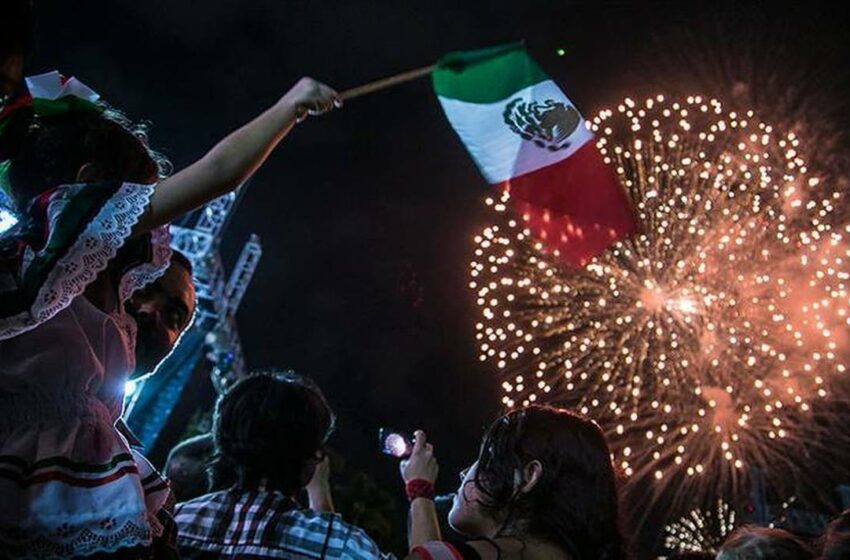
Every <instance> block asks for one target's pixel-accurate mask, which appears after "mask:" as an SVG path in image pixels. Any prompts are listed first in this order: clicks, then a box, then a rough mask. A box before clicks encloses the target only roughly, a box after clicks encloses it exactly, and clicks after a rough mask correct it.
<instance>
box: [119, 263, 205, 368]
mask: <svg viewBox="0 0 850 560" xmlns="http://www.w3.org/2000/svg"><path fill="white" fill-rule="evenodd" d="M126 309H127V312H128V313H129V314H130V315H132V316H133V318H134V319H135V320H136V326H137V328H138V334H137V335H136V371H135V372H134V374H133V377H134V378H136V377H139V376H142V375H145V374H147V373H151V372H153V371H154V370H155V369H156V367H157V366H158V365H159V363H160V362H161V361H162V360H164V359H165V358H166V357H167V356H168V354H169V353H170V352H171V350H172V349H173V348H174V346H175V344H177V340H178V339H179V338H180V335H181V334H182V333H183V331H184V330H186V328H187V327H188V326H189V325H190V324H191V322H192V317H193V316H194V314H195V286H194V284H193V283H192V265H191V264H190V263H189V260H188V259H187V258H186V257H185V256H183V255H182V254H180V253H178V252H176V251H175V252H174V253H173V256H172V258H171V266H169V267H168V270H166V271H165V274H163V275H162V276H161V277H160V278H159V279H158V280H156V281H155V282H151V283H150V284H149V285H147V286H146V287H145V288H143V289H141V290H139V291H138V292H136V293H135V294H133V296H132V297H131V298H130V299H129V300H128V301H127V303H126Z"/></svg>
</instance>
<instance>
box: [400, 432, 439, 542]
mask: <svg viewBox="0 0 850 560" xmlns="http://www.w3.org/2000/svg"><path fill="white" fill-rule="evenodd" d="M439 470H440V467H439V465H438V464H437V459H436V458H435V457H434V447H433V446H432V445H431V444H430V443H428V441H427V439H426V436H425V432H423V431H422V430H417V432H416V434H415V441H414V444H413V452H412V453H411V454H410V458H409V459H408V460H406V461H402V462H401V477H402V478H403V479H404V482H405V485H406V487H408V488H409V487H410V483H411V482H412V481H421V482H426V483H430V484H431V492H432V495H431V497H416V498H414V499H413V500H411V502H410V535H409V538H408V541H409V545H410V549H411V550H412V549H413V548H415V547H417V546H419V545H422V544H425V543H426V542H429V541H438V540H440V538H441V537H440V523H439V521H437V509H436V508H435V507H434V499H433V485H434V483H435V482H436V480H437V474H438V473H439ZM408 494H409V492H408Z"/></svg>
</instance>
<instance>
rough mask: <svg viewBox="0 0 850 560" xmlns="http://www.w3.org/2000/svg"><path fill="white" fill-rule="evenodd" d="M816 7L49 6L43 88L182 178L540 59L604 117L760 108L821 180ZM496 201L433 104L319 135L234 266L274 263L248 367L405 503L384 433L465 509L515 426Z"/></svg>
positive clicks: (836, 106)
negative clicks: (328, 89) (261, 145)
mask: <svg viewBox="0 0 850 560" xmlns="http://www.w3.org/2000/svg"><path fill="white" fill-rule="evenodd" d="M799 4H800V5H798V6H796V7H782V5H781V4H779V3H776V2H759V3H748V4H746V6H745V7H740V6H736V5H735V4H732V3H718V2H705V3H699V2H674V1H670V2H646V1H642V2H600V1H597V2H567V1H561V2H554V1H553V2H539V1H529V0H526V1H519V0H516V1H512V2H510V1H504V0H490V1H479V0H475V1H472V0H454V1H446V0H430V1H421V2H404V1H402V2H399V1H396V2H377V1H371V2H369V1H364V0H346V1H339V0H334V1H323V2H318V1H313V2H294V1H284V0H205V1H201V0H195V1H189V0H153V1H151V0H149V1H142V0H103V1H100V2H95V1H81V0H74V1H71V2H69V1H64V2H59V1H45V0H37V1H36V21H37V29H36V45H35V51H34V53H33V56H32V57H31V60H30V64H29V68H28V73H37V72H41V71H46V70H49V69H52V68H57V69H59V70H61V71H62V72H64V73H66V74H73V75H76V76H77V77H79V78H81V79H82V80H83V81H85V82H86V83H88V84H90V85H91V86H92V87H94V89H96V90H97V91H98V92H100V93H101V94H102V95H103V96H104V97H105V99H106V100H108V101H109V102H111V103H112V104H113V105H115V106H117V107H119V108H122V109H124V110H125V111H126V112H127V113H128V114H129V115H130V116H131V117H132V118H134V119H144V120H149V121H151V122H152V123H153V127H152V131H151V140H152V145H153V146H154V147H155V148H157V149H159V150H160V151H162V152H164V153H165V154H166V155H167V156H168V157H169V158H170V159H171V160H172V162H173V163H174V165H175V167H176V168H181V167H183V166H185V165H186V164H188V163H190V162H191V161H193V160H194V159H196V158H198V157H200V156H201V155H202V154H203V153H204V151H205V150H206V149H208V148H209V147H211V146H212V144H214V142H215V141H217V140H218V139H219V138H221V137H222V136H223V135H224V134H225V133H227V132H229V131H230V130H232V129H234V128H236V127H237V126H239V125H240V124H242V123H244V122H246V121H247V120H248V119H250V118H251V117H253V116H254V115H256V114H257V113H258V112H259V111H260V110H262V109H264V108H265V107H267V106H268V105H270V104H271V103H273V102H274V101H275V100H276V99H277V98H278V97H279V96H280V95H282V94H283V93H284V92H285V91H286V90H287V88H288V87H289V86H290V85H291V84H293V83H294V82H295V81H296V80H297V79H298V78H299V77H301V76H302V75H310V76H313V77H315V78H317V79H320V80H323V81H326V82H327V83H328V84H329V85H331V86H334V87H336V88H338V89H339V90H343V89H345V88H347V87H352V86H356V85H359V84H361V83H363V82H366V81H369V80H372V79H376V78H381V77H384V76H386V75H389V74H392V73H395V72H400V71H404V70H408V69H411V68H415V67H418V66H422V65H425V64H429V63H431V62H433V61H434V60H435V59H436V58H437V57H439V56H440V55H441V54H443V53H446V52H448V51H453V50H462V49H472V48H480V47H485V46H490V45H494V44H498V43H503V42H508V41H515V40H519V39H525V40H527V44H528V46H529V49H530V50H531V52H532V54H533V55H534V56H535V58H536V59H537V60H538V61H539V62H540V64H541V65H542V66H543V67H544V69H545V70H546V71H547V72H549V73H550V74H551V75H552V76H553V77H554V78H555V79H556V81H558V82H559V83H560V84H561V86H562V87H563V89H564V90H565V92H566V93H567V95H569V96H570V97H571V98H572V99H573V101H574V102H575V103H576V104H577V105H578V107H579V108H581V109H582V110H583V112H584V113H585V115H591V114H593V113H594V112H595V111H596V110H598V109H600V108H602V107H605V106H608V105H610V104H612V103H616V102H617V101H619V99H620V98H622V97H623V96H625V95H635V96H637V95H640V94H642V93H647V92H665V93H670V94H675V93H677V92H685V93H700V92H702V93H709V94H715V95H718V96H720V97H721V99H722V100H726V101H729V102H730V103H734V102H735V101H741V97H742V95H743V97H746V98H747V99H752V100H753V102H754V103H755V104H756V106H757V107H759V108H764V109H765V110H766V111H776V112H781V114H776V115H775V116H773V118H775V119H779V120H783V121H789V122H790V121H795V122H796V119H797V118H798V117H799V116H800V115H801V114H805V113H806V112H809V113H810V114H812V115H814V118H815V121H816V122H817V123H818V126H821V127H823V128H824V129H825V130H828V131H836V132H835V134H834V138H835V139H836V142H837V143H836V144H835V145H830V146H829V150H828V151H827V150H823V151H821V150H814V151H815V155H814V157H815V158H818V157H821V158H822V159H823V160H824V161H828V162H830V165H839V164H840V158H836V157H835V153H837V152H836V151H838V152H840V151H841V150H844V149H845V148H846V143H843V142H844V138H843V136H842V135H841V132H842V131H843V130H847V129H848V127H847V123H846V119H847V114H848V111H847V110H846V109H847V107H846V100H845V95H843V94H844V92H847V91H850V89H848V82H850V71H848V70H847V68H846V67H845V65H846V61H847V60H850V41H848V40H847V38H846V30H847V29H850V27H848V25H847V24H848V21H847V18H846V17H845V16H842V15H840V13H839V12H838V8H836V9H835V10H836V12H835V13H831V12H830V8H828V7H826V4H819V3H817V2H805V3H799ZM558 49H564V55H563V56H559V55H558V54H557V50H558ZM736 84H737V87H735V86H736ZM742 92H743V94H742ZM733 93H734V95H733ZM765 117H766V118H768V119H770V118H771V115H765ZM836 161H838V163H835V162H836ZM833 171H834V172H835V174H836V175H839V174H841V172H840V170H839V168H837V167H836V168H835V169H834V170H833ZM486 193H487V187H486V184H485V183H484V181H483V179H482V178H481V177H480V176H479V175H478V173H477V171H476V169H475V167H474V165H473V163H472V161H471V159H470V158H469V157H468V156H467V155H466V153H465V151H464V150H463V147H462V145H461V143H460V141H459V140H458V139H457V138H456V136H455V134H454V132H453V131H452V130H451V128H450V126H449V125H448V123H447V121H446V120H445V118H444V117H443V115H442V111H441V109H440V107H439V105H438V102H437V100H436V97H435V96H434V94H433V91H432V89H431V86H430V83H429V81H428V80H419V81H417V82H413V83H409V84H406V85H404V86H401V87H397V88H395V89H393V90H391V91H386V92H382V93H378V94H374V95H371V96H368V97H365V98H362V99H358V100H354V101H352V102H351V103H349V104H348V106H346V107H345V108H344V109H343V110H342V111H339V112H337V113H334V114H331V115H329V116H326V117H322V118H320V119H317V120H315V121H308V122H307V123H305V124H304V125H303V126H299V127H298V128H297V129H296V130H295V131H294V132H293V133H292V135H291V136H290V137H288V138H287V139H286V140H284V142H283V144H282V145H281V147H280V148H279V149H278V150H277V152H276V153H275V154H274V155H273V156H272V158H271V159H270V161H269V162H268V163H267V164H266V165H265V167H263V168H262V169H261V170H260V171H259V173H258V174H257V175H256V177H255V179H254V180H253V182H252V184H251V185H250V190H249V192H247V193H246V195H245V196H244V197H243V199H242V202H241V206H240V207H239V209H238V212H237V213H236V215H235V217H234V219H233V221H232V222H231V224H230V226H229V230H228V231H227V233H226V239H225V243H224V254H225V257H226V259H229V261H228V262H230V263H232V262H233V260H235V257H236V255H237V254H238V251H239V249H240V248H241V245H242V243H243V242H244V240H245V239H246V238H247V237H248V235H249V234H251V233H257V234H259V235H260V237H261V238H262V241H263V243H264V255H263V258H262V261H261V263H260V266H259V269H258V271H257V274H256V276H255V277H254V281H253V284H252V286H251V287H250V289H249V292H248V294H247V295H246V297H245V299H244V301H243V303H242V307H241V310H240V312H239V315H238V320H239V325H240V329H241V335H242V339H243V341H244V345H245V351H246V354H247V358H248V362H249V365H250V366H251V367H263V368H267V367H292V368H294V369H295V370H297V371H299V372H301V373H304V374H308V375H311V376H313V377H315V379H316V380H317V381H318V382H319V384H320V385H321V386H322V387H323V389H324V390H325V392H326V394H327V396H328V398H329V400H330V401H331V403H332V405H333V406H334V407H335V409H336V411H337V413H338V415H339V430H338V432H337V434H336V435H335V436H334V439H333V440H332V444H333V445H334V446H335V447H336V448H338V449H339V450H340V451H341V452H342V453H343V454H344V455H345V456H346V457H347V459H348V461H349V463H350V464H351V465H353V466H355V467H356V468H360V469H364V470H366V471H367V472H369V473H370V474H371V475H372V476H373V477H375V478H376V479H377V480H378V481H379V483H380V484H382V485H384V486H385V487H387V488H388V489H390V490H392V491H397V492H399V493H400V483H399V482H398V476H397V472H396V467H395V465H394V464H393V463H392V462H391V461H389V460H388V459H385V458H384V457H381V456H379V455H378V453H377V452H376V449H375V448H376V438H375V434H376V432H377V428H378V427H379V426H383V425H389V426H393V427H398V428H401V429H405V430H412V429H414V428H417V427H421V428H423V429H425V430H426V431H427V432H428V433H429V434H430V435H431V437H432V439H433V442H434V443H435V446H436V453H437V456H438V458H439V460H440V462H441V472H442V475H441V478H440V481H439V483H438V490H440V491H448V490H451V489H452V488H453V487H454V486H455V483H456V480H457V477H456V474H455V473H457V471H458V470H459V468H461V467H462V466H465V464H466V463H468V462H471V461H472V459H473V458H474V455H475V453H476V445H477V442H478V440H479V438H480V436H481V433H482V429H483V427H484V426H485V425H486V424H487V423H488V422H489V421H490V420H492V419H493V418H494V417H495V416H496V415H497V414H498V411H499V398H500V389H499V383H498V382H497V379H496V377H495V376H494V375H492V372H490V371H487V370H486V369H485V368H484V367H482V366H480V365H479V362H478V360H477V359H476V352H475V344H474V342H475V341H474V337H473V334H474V330H473V329H474V322H475V311H476V309H475V305H474V299H473V296H472V293H471V291H470V290H469V289H468V288H467V284H468V281H469V277H468V262H469V259H470V257H471V254H472V251H473V242H472V238H473V236H474V235H475V234H476V233H477V232H478V231H479V230H480V229H481V227H482V226H483V225H484V224H485V223H486V214H485V212H484V205H483V198H484V197H485V194H486Z"/></svg>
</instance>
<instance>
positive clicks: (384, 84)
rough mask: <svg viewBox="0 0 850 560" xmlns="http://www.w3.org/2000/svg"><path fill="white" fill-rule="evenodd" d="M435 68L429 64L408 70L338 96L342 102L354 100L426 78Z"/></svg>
mask: <svg viewBox="0 0 850 560" xmlns="http://www.w3.org/2000/svg"><path fill="white" fill-rule="evenodd" d="M436 67H437V65H436V64H429V65H428V66H423V67H422V68H417V69H415V70H408V71H407V72H402V73H401V74H396V75H394V76H390V77H389V78H383V79H381V80H375V81H374V82H369V83H368V84H363V85H362V86H357V87H354V88H351V89H347V90H345V91H344V92H342V93H341V94H339V96H340V98H341V99H342V100H343V101H348V100H349V99H354V98H355V97H360V96H361V95H366V94H368V93H374V92H376V91H381V90H383V89H387V88H391V87H393V86H397V85H399V84H403V83H405V82H409V81H412V80H415V79H417V78H421V77H423V76H427V75H428V74H430V73H431V72H433V71H434V69H435V68H436Z"/></svg>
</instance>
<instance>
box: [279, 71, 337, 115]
mask: <svg viewBox="0 0 850 560" xmlns="http://www.w3.org/2000/svg"><path fill="white" fill-rule="evenodd" d="M281 102H283V103H285V104H287V105H289V106H291V107H292V108H293V109H294V111H295V118H296V120H297V121H298V122H301V121H303V120H304V119H306V118H307V116H308V115H321V114H322V113H327V112H328V111H330V110H331V109H333V108H334V107H342V99H340V97H339V94H338V93H337V92H336V91H334V90H333V89H331V88H330V87H328V86H326V85H325V84H323V83H321V82H317V81H316V80H314V79H313V78H301V79H300V80H298V83H297V84H295V85H294V86H292V89H290V90H289V91H288V92H286V94H285V95H284V96H283V98H281Z"/></svg>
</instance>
